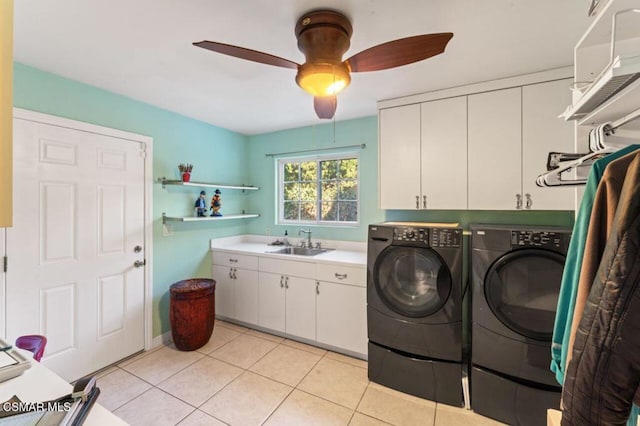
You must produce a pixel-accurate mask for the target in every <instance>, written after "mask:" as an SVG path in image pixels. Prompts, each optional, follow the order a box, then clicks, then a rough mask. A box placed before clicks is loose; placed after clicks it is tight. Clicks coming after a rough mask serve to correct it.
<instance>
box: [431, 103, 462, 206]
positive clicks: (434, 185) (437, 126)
mask: <svg viewBox="0 0 640 426" xmlns="http://www.w3.org/2000/svg"><path fill="white" fill-rule="evenodd" d="M421 118H422V129H421V131H422V198H421V200H420V203H421V204H420V206H421V208H426V209H444V210H464V209H466V208H467V97H466V96H462V97H458V98H449V99H442V100H437V101H432V102H425V103H423V104H422V105H421Z"/></svg>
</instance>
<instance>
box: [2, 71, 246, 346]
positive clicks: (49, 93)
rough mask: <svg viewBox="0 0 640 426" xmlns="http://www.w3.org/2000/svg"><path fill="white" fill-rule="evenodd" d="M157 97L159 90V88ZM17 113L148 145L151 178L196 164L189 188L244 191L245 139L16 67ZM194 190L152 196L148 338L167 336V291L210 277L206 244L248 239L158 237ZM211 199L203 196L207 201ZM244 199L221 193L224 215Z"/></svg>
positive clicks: (185, 229)
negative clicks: (142, 138) (137, 137)
mask: <svg viewBox="0 0 640 426" xmlns="http://www.w3.org/2000/svg"><path fill="white" fill-rule="evenodd" d="M158 90H162V88H158ZM14 105H15V106H16V107H19V108H24V109H29V110H33V111H38V112H43V113H47V114H52V115H56V116H60V117H65V118H70V119H73V120H78V121H83V122H87V123H92V124H97V125H101V126H106V127H111V128H115V129H120V130H125V131H129V132H133V133H138V134H142V135H147V136H151V137H152V138H153V176H154V182H155V181H157V179H158V178H159V177H168V178H174V179H177V178H178V176H179V175H178V169H177V165H178V163H181V162H185V163H186V162H188V163H192V164H194V169H193V173H192V180H196V181H205V182H206V181H208V182H218V183H237V184H240V183H246V178H247V176H246V168H245V167H242V165H243V164H244V161H245V159H246V156H247V151H246V150H247V143H248V140H247V137H246V136H244V135H240V134H238V133H234V132H231V131H228V130H225V129H222V128H219V127H215V126H212V125H209V124H206V123H203V122H201V121H197V120H194V119H191V118H187V117H184V116H181V115H178V114H175V113H172V112H170V111H167V110H163V109H160V108H156V107H153V106H151V105H148V104H145V103H142V102H138V101H135V100H132V99H130V98H126V97H124V96H120V95H117V94H115V93H112V92H108V91H105V90H101V89H98V88H96V87H93V86H89V85H86V84H82V83H79V82H77V81H73V80H69V79H65V78H62V77H59V76H56V75H53V74H51V73H47V72H43V71H40V70H37V69H35V68H32V67H29V66H26V65H23V64H19V63H15V64H14ZM198 192H199V191H198V190H185V189H177V188H171V189H168V190H164V189H162V186H161V185H160V184H158V183H155V184H154V188H153V234H154V235H153V238H154V244H153V335H154V336H158V335H159V334H161V333H164V332H167V331H169V321H168V318H169V317H168V309H169V298H168V288H169V286H170V285H171V284H172V283H174V282H176V281H179V280H181V279H185V278H193V277H205V278H210V277H211V266H210V265H211V262H210V257H209V254H208V250H209V239H210V238H212V237H214V236H215V237H222V236H229V235H237V234H242V233H244V232H245V223H244V222H243V221H223V222H217V223H215V224H212V223H209V222H207V223H204V224H180V225H179V226H176V227H175V229H174V231H175V232H174V235H172V236H169V237H163V236H162V221H161V217H162V212H167V214H169V215H170V214H174V215H180V214H189V213H190V212H191V211H192V210H191V208H192V206H193V203H194V200H195V198H197V194H198ZM211 192H212V191H211V190H209V191H208V193H207V199H208V200H209V199H210V196H211V195H212V193H211ZM247 197H248V195H247V194H243V193H242V192H239V191H238V192H230V191H223V194H222V202H223V207H222V212H223V213H224V212H229V213H233V212H236V211H238V210H240V209H241V208H242V207H243V206H244V204H245V203H246V201H247Z"/></svg>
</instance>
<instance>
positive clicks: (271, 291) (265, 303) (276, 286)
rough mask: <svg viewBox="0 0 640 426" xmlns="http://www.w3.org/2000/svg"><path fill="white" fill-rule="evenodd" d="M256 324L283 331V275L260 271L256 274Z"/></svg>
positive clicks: (284, 312)
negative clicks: (257, 284)
mask: <svg viewBox="0 0 640 426" xmlns="http://www.w3.org/2000/svg"><path fill="white" fill-rule="evenodd" d="M258 282H259V286H258V325H259V326H261V327H265V328H269V329H271V330H275V331H280V332H282V333H284V332H285V315H286V311H285V308H286V305H285V297H286V295H285V289H284V275H282V274H273V273H270V272H260V273H259V276H258Z"/></svg>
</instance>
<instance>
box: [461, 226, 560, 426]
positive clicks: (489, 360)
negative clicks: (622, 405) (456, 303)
mask: <svg viewBox="0 0 640 426" xmlns="http://www.w3.org/2000/svg"><path fill="white" fill-rule="evenodd" d="M470 229H471V286H472V289H473V293H472V327H471V332H472V341H471V364H472V368H471V406H472V408H473V410H474V411H475V412H477V413H479V414H482V415H485V416H488V417H492V418H494V419H497V420H500V421H502V422H505V423H508V424H512V425H529V424H530V425H536V424H544V423H545V419H546V410H547V409H548V408H558V407H559V403H560V393H561V388H560V386H559V385H558V383H557V382H556V380H555V377H554V375H553V373H552V372H551V370H550V369H549V367H550V364H551V337H552V334H553V324H554V320H555V313H556V308H557V305H558V295H559V292H560V282H561V280H562V271H563V268H564V262H565V256H566V253H567V248H568V247H569V240H570V237H571V231H570V230H569V229H565V228H555V227H530V226H527V227H523V226H502V225H471V226H470Z"/></svg>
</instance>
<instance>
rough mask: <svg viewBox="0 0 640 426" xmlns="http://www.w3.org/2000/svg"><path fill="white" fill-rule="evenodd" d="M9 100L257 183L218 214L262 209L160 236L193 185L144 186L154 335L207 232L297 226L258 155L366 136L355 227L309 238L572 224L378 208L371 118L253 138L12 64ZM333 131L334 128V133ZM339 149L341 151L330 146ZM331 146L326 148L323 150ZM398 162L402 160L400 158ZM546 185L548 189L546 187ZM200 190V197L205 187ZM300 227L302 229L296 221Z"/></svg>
mask: <svg viewBox="0 0 640 426" xmlns="http://www.w3.org/2000/svg"><path fill="white" fill-rule="evenodd" d="M14 105H15V106H16V107H19V108H24V109H29V110H33V111H38V112H43V113H47V114H52V115H56V116H60V117H65V118H70V119H74V120H79V121H83V122H87V123H93V124H97V125H101V126H106V127H111V128H115V129H120V130H125V131H129V132H133V133H138V134H142V135H147V136H151V137H152V138H153V140H154V142H153V149H154V152H153V176H154V181H157V179H158V178H159V177H168V178H176V179H177V178H178V170H177V167H176V166H177V164H178V163H181V162H190V163H193V164H194V172H193V174H192V180H196V181H207V182H218V183H228V184H242V183H246V184H252V185H256V186H260V188H261V190H260V191H257V192H247V193H242V192H240V191H223V196H222V201H223V207H222V212H223V213H235V212H238V211H239V210H241V209H242V208H246V210H247V211H255V212H258V213H260V214H261V217H260V218H258V219H252V220H248V221H223V222H217V223H215V224H213V223H198V224H179V225H174V234H173V235H172V236H167V237H164V236H163V234H162V222H161V217H162V213H163V212H166V213H167V214H169V215H171V214H175V215H182V214H189V213H190V212H191V207H192V206H193V202H194V200H195V198H196V197H197V194H198V190H197V189H196V190H185V189H178V188H168V189H162V186H161V185H160V184H158V183H155V184H154V190H153V233H154V244H153V256H154V258H153V268H154V269H153V335H154V336H158V335H160V334H162V333H165V332H167V331H169V322H168V308H169V298H168V288H169V286H170V285H171V284H172V283H174V282H176V281H179V280H181V279H185V278H192V277H210V276H211V269H210V258H209V254H208V248H209V239H210V238H213V237H224V236H231V235H239V234H244V233H252V234H259V235H264V234H265V233H266V230H267V228H268V229H269V232H270V234H271V235H273V236H282V235H283V234H284V230H285V229H287V230H289V234H290V235H292V236H294V235H296V234H297V230H298V229H299V228H300V227H299V226H278V225H275V222H276V220H275V218H276V212H275V205H276V202H275V199H276V194H275V178H276V172H275V161H276V160H275V159H274V158H272V157H266V156H265V154H267V153H279V152H289V151H298V150H308V149H319V148H339V147H342V146H346V145H360V144H366V145H367V146H366V148H365V149H362V150H356V151H357V152H358V154H359V156H360V225H359V226H355V227H314V237H317V238H321V239H336V240H350V241H366V238H367V226H368V224H369V223H376V222H382V221H385V220H403V221H431V222H443V221H447V222H459V223H461V225H462V226H464V227H466V226H467V225H468V224H469V223H474V222H475V223H510V224H528V225H560V226H571V225H572V224H573V213H572V212H484V211H397V210H388V211H384V210H380V209H378V207H377V205H378V190H377V181H378V152H377V148H378V142H377V141H378V124H377V117H375V116H373V117H365V118H360V119H355V120H347V121H338V122H336V123H335V128H334V124H333V123H332V122H329V123H326V122H324V124H317V125H314V126H308V127H301V128H296V129H289V130H283V131H278V132H273V133H267V134H262V135H255V136H245V135H241V134H238V133H234V132H231V131H228V130H225V129H222V128H219V127H215V126H212V125H209V124H206V123H203V122H201V121H197V120H194V119H191V118H187V117H184V116H181V115H179V114H175V113H172V112H170V111H167V110H163V109H160V108H156V107H153V106H151V105H148V104H145V103H142V102H139V101H135V100H132V99H130V98H126V97H124V96H121V95H118V94H115V93H112V92H108V91H105V90H101V89H98V88H96V87H93V86H89V85H86V84H83V83H79V82H77V81H73V80H69V79H65V78H62V77H59V76H56V75H53V74H51V73H47V72H43V71H40V70H37V69H35V68H32V67H29V66H26V65H23V64H19V63H16V64H14ZM334 132H335V133H334ZM336 151H337V152H339V151H340V150H336ZM323 152H331V151H323ZM399 167H401V165H400V166H399ZM550 190H552V189H550ZM211 192H212V191H211V190H209V191H208V194H207V198H208V199H209V197H210V196H211V195H212V194H211ZM305 228H306V227H305Z"/></svg>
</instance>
